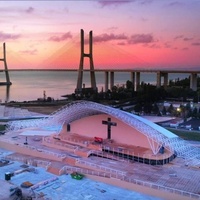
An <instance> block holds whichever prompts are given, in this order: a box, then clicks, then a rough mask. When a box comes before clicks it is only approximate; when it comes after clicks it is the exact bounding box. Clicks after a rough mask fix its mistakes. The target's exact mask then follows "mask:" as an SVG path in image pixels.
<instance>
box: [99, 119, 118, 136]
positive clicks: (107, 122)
mask: <svg viewBox="0 0 200 200" xmlns="http://www.w3.org/2000/svg"><path fill="white" fill-rule="evenodd" d="M102 124H105V125H107V139H111V126H117V123H116V122H111V118H110V117H108V121H104V120H103V121H102Z"/></svg>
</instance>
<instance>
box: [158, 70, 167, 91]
mask: <svg viewBox="0 0 200 200" xmlns="http://www.w3.org/2000/svg"><path fill="white" fill-rule="evenodd" d="M162 77H163V78H164V84H163V85H164V88H166V87H167V85H168V73H166V72H160V71H159V72H157V84H156V86H157V88H160V87H161V78H162Z"/></svg>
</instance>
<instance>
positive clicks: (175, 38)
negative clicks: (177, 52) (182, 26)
mask: <svg viewBox="0 0 200 200" xmlns="http://www.w3.org/2000/svg"><path fill="white" fill-rule="evenodd" d="M181 38H183V35H177V36H176V37H174V40H178V39H181Z"/></svg>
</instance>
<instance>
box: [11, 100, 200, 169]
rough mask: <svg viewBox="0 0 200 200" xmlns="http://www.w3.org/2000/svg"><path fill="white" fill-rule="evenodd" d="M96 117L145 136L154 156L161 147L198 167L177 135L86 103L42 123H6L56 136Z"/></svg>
mask: <svg viewBox="0 0 200 200" xmlns="http://www.w3.org/2000/svg"><path fill="white" fill-rule="evenodd" d="M98 114H108V115H110V116H112V117H115V118H117V119H118V120H120V121H122V122H124V123H125V124H127V125H129V126H130V127H133V128H134V129H136V130H137V131H139V132H140V133H141V134H143V135H145V136H146V137H147V140H148V142H149V145H150V148H151V150H152V152H153V154H154V155H157V154H158V152H159V149H160V147H161V146H164V147H165V148H166V149H168V150H169V151H170V152H171V153H172V154H175V155H176V156H178V157H182V158H184V159H185V160H187V164H190V165H191V164H192V165H195V166H200V149H199V148H197V147H194V146H192V145H190V144H189V143H188V142H187V141H184V140H183V139H181V138H179V137H178V136H177V135H175V134H173V133H171V132H170V131H168V130H166V129H164V128H162V127H160V126H159V125H157V124H155V123H153V122H150V121H148V120H146V119H144V118H142V117H139V116H136V115H134V114H130V113H127V112H124V111H121V110H119V109H115V108H113V107H110V106H105V105H102V104H98V103H94V102H89V101H75V102H71V103H69V104H67V105H65V106H64V107H62V108H60V109H59V110H57V111H56V112H54V113H52V114H51V115H49V116H48V117H45V118H42V119H35V120H26V121H25V120H23V121H14V122H10V123H8V129H7V130H18V129H22V128H29V127H38V128H41V127H43V128H45V127H46V128H47V127H48V128H52V129H54V131H56V133H57V134H59V133H60V131H61V130H62V126H63V125H64V124H69V123H71V122H73V121H75V120H78V119H81V118H84V117H87V116H92V115H98ZM52 124H53V125H52Z"/></svg>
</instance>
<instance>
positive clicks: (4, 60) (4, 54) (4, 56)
mask: <svg viewBox="0 0 200 200" xmlns="http://www.w3.org/2000/svg"><path fill="white" fill-rule="evenodd" d="M0 61H3V62H4V71H5V76H6V82H1V84H3V85H12V83H11V82H10V77H9V73H8V66H7V62H6V43H5V42H4V43H3V58H1V59H0Z"/></svg>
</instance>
